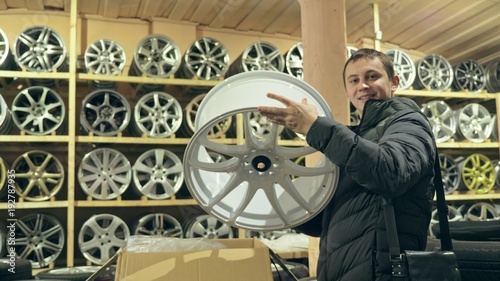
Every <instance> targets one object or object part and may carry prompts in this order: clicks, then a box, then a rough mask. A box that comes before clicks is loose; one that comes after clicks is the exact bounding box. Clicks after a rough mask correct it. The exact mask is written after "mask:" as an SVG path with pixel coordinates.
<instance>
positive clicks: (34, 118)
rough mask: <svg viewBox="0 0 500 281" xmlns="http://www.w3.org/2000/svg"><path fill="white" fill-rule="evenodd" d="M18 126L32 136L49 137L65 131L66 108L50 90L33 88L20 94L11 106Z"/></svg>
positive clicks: (40, 87) (57, 95) (59, 98)
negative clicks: (51, 134)
mask: <svg viewBox="0 0 500 281" xmlns="http://www.w3.org/2000/svg"><path fill="white" fill-rule="evenodd" d="M11 112H12V118H13V120H14V123H15V124H16V126H17V127H18V128H19V129H20V130H22V131H24V132H26V133H27V134H30V135H48V134H50V133H52V132H56V131H59V130H62V129H64V128H63V127H62V124H63V122H64V117H65V114H66V107H65V105H64V102H63V100H62V98H61V97H60V96H59V94H57V93H56V92H55V91H53V90H52V89H50V88H47V87H42V86H32V87H29V88H26V89H24V90H22V91H21V92H19V93H18V94H17V95H16V97H15V98H14V101H13V102H12V106H11Z"/></svg>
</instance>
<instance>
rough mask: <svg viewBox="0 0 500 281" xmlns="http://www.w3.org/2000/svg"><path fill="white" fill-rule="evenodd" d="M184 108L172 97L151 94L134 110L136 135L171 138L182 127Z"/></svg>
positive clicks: (163, 93)
mask: <svg viewBox="0 0 500 281" xmlns="http://www.w3.org/2000/svg"><path fill="white" fill-rule="evenodd" d="M182 118H183V113H182V106H181V105H180V103H179V102H178V101H177V99H175V98H174V97H173V96H172V95H170V94H167V93H165V92H151V93H148V94H146V95H144V96H142V97H141V98H140V99H139V101H137V104H136V105H135V108H134V121H135V122H134V128H135V130H134V133H135V134H136V135H146V136H148V137H154V138H164V137H169V136H171V135H173V134H175V133H176V132H177V130H179V128H180V127H181V125H182Z"/></svg>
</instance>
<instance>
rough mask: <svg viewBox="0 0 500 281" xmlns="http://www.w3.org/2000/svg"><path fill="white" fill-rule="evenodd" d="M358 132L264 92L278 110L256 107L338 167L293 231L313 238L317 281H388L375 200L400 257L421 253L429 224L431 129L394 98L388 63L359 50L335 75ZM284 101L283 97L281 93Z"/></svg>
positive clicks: (376, 54)
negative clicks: (330, 185) (318, 205)
mask: <svg viewBox="0 0 500 281" xmlns="http://www.w3.org/2000/svg"><path fill="white" fill-rule="evenodd" d="M343 78H344V86H345V90H346V95H347V98H348V99H349V101H350V102H351V103H352V104H353V105H354V107H356V109H357V110H358V111H359V112H361V113H362V115H361V122H360V124H359V126H355V127H354V126H353V127H347V126H344V125H342V124H340V123H338V122H336V121H335V120H332V119H329V118H326V117H318V113H317V111H316V108H315V107H314V106H313V105H311V104H308V103H307V100H306V99H304V100H302V101H301V102H300V103H297V102H295V101H292V100H289V99H287V98H286V97H284V96H281V95H277V94H274V93H269V94H268V96H269V97H270V98H272V99H275V100H278V101H280V102H282V103H283V104H284V105H285V106H286V107H284V108H277V107H266V106H260V107H259V111H260V113H261V114H262V115H264V116H266V117H267V118H268V119H269V121H271V122H274V123H277V124H281V125H284V126H286V127H288V128H290V129H292V130H294V131H295V132H297V133H301V134H304V135H306V141H307V143H308V144H309V145H310V146H311V147H313V148H315V149H317V150H318V151H320V152H322V153H323V154H325V156H326V157H327V158H328V159H330V160H331V161H332V162H333V163H335V164H336V165H337V166H339V168H340V170H341V173H340V177H339V182H338V186H337V189H336V192H335V194H334V196H333V198H332V200H331V201H330V202H329V204H328V205H327V206H326V207H325V209H324V210H323V211H322V212H320V213H319V214H318V215H317V216H316V217H314V218H313V219H311V220H310V221H308V222H306V223H305V224H304V225H302V226H299V227H298V228H297V229H298V230H300V231H302V232H303V233H306V234H309V235H313V236H319V237H321V239H320V255H319V260H318V268H317V280H318V281H333V280H345V281H363V280H390V279H391V266H390V261H389V254H388V243H387V234H386V232H385V221H384V215H383V208H382V201H383V200H382V199H383V198H386V199H391V200H392V201H393V205H394V210H395V216H396V224H397V230H398V236H399V242H400V248H401V251H403V250H424V249H425V245H426V241H427V229H428V226H429V222H430V217H431V207H432V197H433V192H434V190H433V186H432V178H433V176H434V173H433V165H434V159H435V154H436V153H437V151H436V147H435V145H434V143H435V142H434V140H433V135H432V131H431V127H430V125H429V122H428V121H427V119H426V117H425V116H424V115H423V114H421V112H420V108H419V107H418V106H417V105H416V104H415V103H414V102H413V101H412V100H410V99H407V98H401V97H397V98H395V97H394V92H395V91H396V89H397V87H398V84H399V77H398V76H397V75H396V74H395V72H394V67H393V64H392V61H391V59H390V58H389V57H388V56H387V55H385V54H383V53H381V52H378V51H376V50H372V49H360V50H358V51H356V52H355V53H354V54H352V55H351V57H350V58H349V59H348V60H347V62H346V64H345V66H344V72H343ZM284 94H286V93H284Z"/></svg>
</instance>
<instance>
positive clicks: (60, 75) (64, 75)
mask: <svg viewBox="0 0 500 281" xmlns="http://www.w3.org/2000/svg"><path fill="white" fill-rule="evenodd" d="M0 77H3V78H35V79H56V80H57V79H66V80H67V79H69V78H70V74H69V73H68V72H29V71H12V70H0Z"/></svg>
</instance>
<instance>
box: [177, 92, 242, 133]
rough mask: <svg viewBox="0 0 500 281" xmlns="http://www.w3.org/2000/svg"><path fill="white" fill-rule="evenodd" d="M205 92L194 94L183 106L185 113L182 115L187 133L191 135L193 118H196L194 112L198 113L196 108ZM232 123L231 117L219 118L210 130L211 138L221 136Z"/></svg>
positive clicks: (193, 129)
mask: <svg viewBox="0 0 500 281" xmlns="http://www.w3.org/2000/svg"><path fill="white" fill-rule="evenodd" d="M206 95H207V94H200V95H197V96H195V97H194V98H193V99H192V100H191V101H189V103H188V104H187V105H186V107H185V109H184V110H185V115H184V120H185V124H186V125H187V127H188V129H189V135H190V136H192V135H193V134H194V132H195V127H194V123H195V119H196V114H197V113H198V108H199V107H200V104H201V102H202V101H203V98H205V96H206ZM232 123H233V119H232V118H226V119H224V120H221V122H220V123H219V124H217V125H216V126H215V127H214V128H213V130H212V132H211V133H210V136H211V138H214V139H216V138H221V137H223V136H225V135H226V134H227V132H228V131H229V129H230V128H231V124H232Z"/></svg>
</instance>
